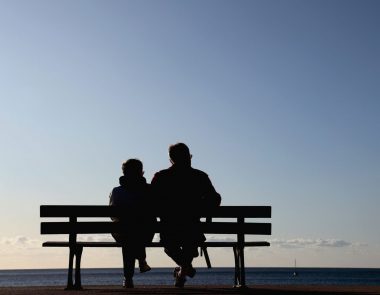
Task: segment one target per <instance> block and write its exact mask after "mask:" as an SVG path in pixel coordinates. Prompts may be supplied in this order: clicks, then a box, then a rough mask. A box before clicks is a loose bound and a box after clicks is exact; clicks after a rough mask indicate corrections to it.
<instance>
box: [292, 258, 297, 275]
mask: <svg viewBox="0 0 380 295" xmlns="http://www.w3.org/2000/svg"><path fill="white" fill-rule="evenodd" d="M296 276H298V272H297V260H295V259H294V272H293V277H296Z"/></svg>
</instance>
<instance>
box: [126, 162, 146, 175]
mask: <svg viewBox="0 0 380 295" xmlns="http://www.w3.org/2000/svg"><path fill="white" fill-rule="evenodd" d="M121 169H122V170H123V174H124V175H125V176H126V177H127V178H138V177H141V176H143V174H144V171H143V163H142V162H141V161H140V160H138V159H129V160H127V161H125V162H124V163H123V165H122V166H121Z"/></svg>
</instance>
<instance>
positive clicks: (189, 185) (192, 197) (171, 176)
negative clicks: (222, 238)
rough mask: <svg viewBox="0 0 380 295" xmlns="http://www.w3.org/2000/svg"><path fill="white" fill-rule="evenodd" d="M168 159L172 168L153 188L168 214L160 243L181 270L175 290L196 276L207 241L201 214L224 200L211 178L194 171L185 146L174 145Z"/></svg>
mask: <svg viewBox="0 0 380 295" xmlns="http://www.w3.org/2000/svg"><path fill="white" fill-rule="evenodd" d="M169 157H170V162H171V163H172V166H171V167H170V168H168V169H165V170H162V171H159V172H157V173H156V174H155V175H154V177H153V179H152V183H151V185H152V189H153V192H154V195H155V197H156V198H157V200H155V201H156V203H157V204H158V206H159V207H161V208H162V209H163V211H164V212H166V213H165V214H164V215H162V216H161V222H162V223H163V225H165V226H166V227H167V229H166V230H165V231H164V232H162V233H161V236H160V237H161V242H162V243H163V245H164V247H165V253H166V254H167V255H168V256H169V257H171V258H172V259H173V260H174V261H175V262H176V263H177V264H178V266H179V267H176V268H175V270H174V276H175V278H176V281H175V286H176V287H183V286H184V284H185V281H186V276H189V277H193V276H194V275H195V269H194V268H193V266H192V261H193V258H194V257H197V256H198V246H200V245H201V244H202V243H203V242H204V241H205V240H206V238H205V236H204V235H203V233H202V232H201V231H200V229H199V227H198V225H199V223H200V220H199V212H200V211H204V210H207V209H208V208H209V209H212V208H213V207H217V206H219V205H220V202H221V197H220V195H219V194H218V193H217V192H216V191H215V188H214V187H213V185H212V183H211V181H210V179H209V177H208V175H207V174H206V173H204V172H202V171H200V170H197V169H194V168H192V167H191V158H192V155H191V154H190V150H189V148H188V147H187V146H186V145H185V144H184V143H177V144H174V145H171V146H170V147H169ZM168 209H170V210H168Z"/></svg>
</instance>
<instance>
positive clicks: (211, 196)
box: [204, 174, 222, 207]
mask: <svg viewBox="0 0 380 295" xmlns="http://www.w3.org/2000/svg"><path fill="white" fill-rule="evenodd" d="M204 189H205V195H204V200H205V203H206V205H207V206H210V207H218V206H220V203H221V202H222V197H221V196H220V194H219V193H218V192H217V191H216V190H215V188H214V186H213V185H212V182H211V180H210V178H209V177H208V176H207V174H206V175H205V178H204Z"/></svg>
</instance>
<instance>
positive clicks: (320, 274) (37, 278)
mask: <svg viewBox="0 0 380 295" xmlns="http://www.w3.org/2000/svg"><path fill="white" fill-rule="evenodd" d="M293 271H294V269H293V268H247V269H246V282H247V285H263V284H268V285H311V284H313V285H363V286H370V285H372V286H373V285H378V286H380V269H374V268H371V269H365V268H298V269H297V272H298V276H296V277H295V276H293ZM172 273H173V269H172V268H155V269H153V270H152V271H150V272H147V273H144V274H140V273H139V272H138V271H136V274H135V277H134V282H135V285H136V286H137V285H172V284H173V277H172ZM233 277H234V269H233V268H212V269H207V268H198V269H197V275H196V276H195V277H194V278H193V279H189V280H188V282H187V285H232V284H233ZM66 280H67V270H66V269H38V270H37V269H36V270H0V287H9V286H64V285H65V284H66ZM121 281H122V269H119V268H98V269H83V270H82V284H83V285H84V286H86V285H120V284H121Z"/></svg>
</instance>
